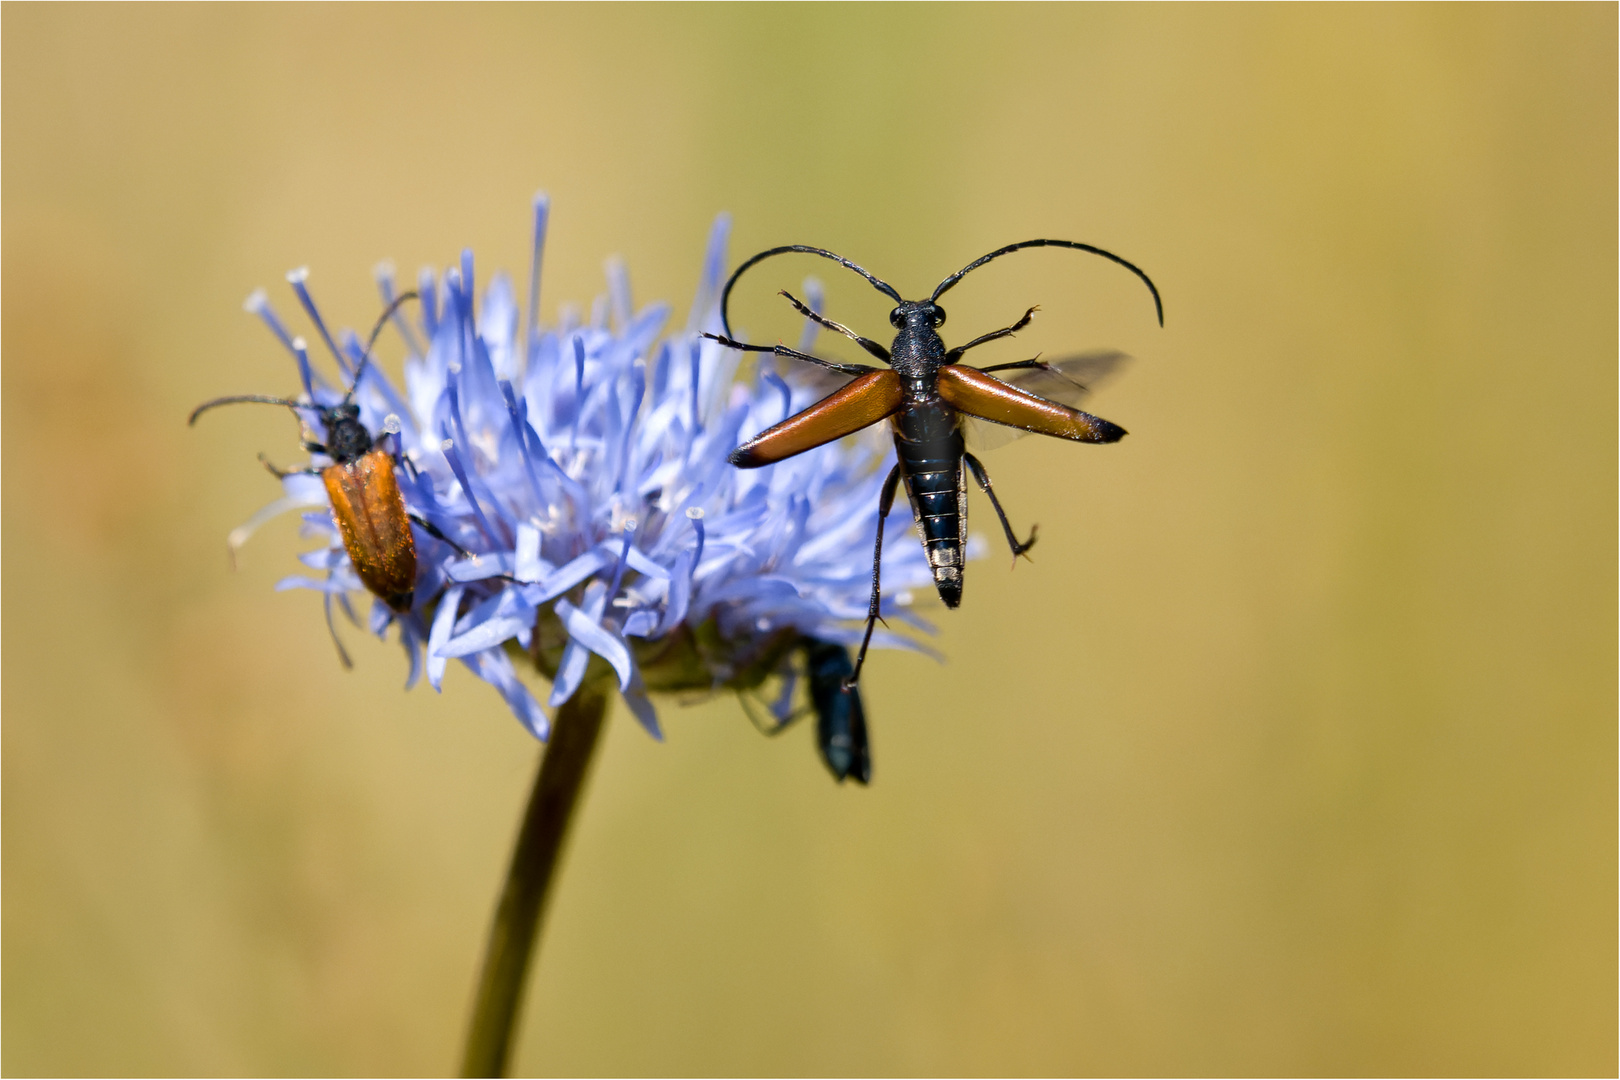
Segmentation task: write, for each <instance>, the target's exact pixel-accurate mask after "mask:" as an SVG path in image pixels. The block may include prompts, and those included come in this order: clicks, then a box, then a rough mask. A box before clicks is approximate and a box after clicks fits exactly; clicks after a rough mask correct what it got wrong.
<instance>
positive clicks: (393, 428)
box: [383, 413, 404, 435]
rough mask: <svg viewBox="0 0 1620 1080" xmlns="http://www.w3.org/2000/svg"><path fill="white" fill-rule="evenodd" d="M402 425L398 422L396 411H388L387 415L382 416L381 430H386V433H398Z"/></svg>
mask: <svg viewBox="0 0 1620 1080" xmlns="http://www.w3.org/2000/svg"><path fill="white" fill-rule="evenodd" d="M402 427H404V425H403V424H401V423H400V422H399V414H398V413H389V414H388V415H387V416H385V417H383V430H384V431H386V432H388V434H390V435H398V434H399V432H400V429H401V428H402Z"/></svg>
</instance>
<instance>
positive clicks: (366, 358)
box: [343, 292, 416, 405]
mask: <svg viewBox="0 0 1620 1080" xmlns="http://www.w3.org/2000/svg"><path fill="white" fill-rule="evenodd" d="M415 299H416V293H415V292H402V293H400V294H399V295H398V296H396V297H394V299H393V300H391V301H390V302H389V304H388V306H387V307H386V308H384V309H383V313H382V314H381V315H379V316H378V317H377V325H376V326H373V327H372V328H371V337H370V338H368V339H366V351H365V352H363V353H361V354H360V364H359V366H357V367H356V368H355V369H354V382H352V383H350V384H349V392H348V393H347V394H344V395H343V404H345V405H347V404H349V402H351V401H353V400H354V392H355V391H356V390H358V389H360V376H362V375H364V374H365V373H366V365H367V364H369V363H371V347H372V346H373V345H375V344H377V338H378V336H379V335H381V334H382V331H383V327H384V326H386V325H387V323H388V320H389V319H391V318H393V315H394V312H396V311H398V310H399V306H400V305H401V304H403V303H404V302H405V301H407V300H415Z"/></svg>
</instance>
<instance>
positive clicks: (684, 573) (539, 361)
mask: <svg viewBox="0 0 1620 1080" xmlns="http://www.w3.org/2000/svg"><path fill="white" fill-rule="evenodd" d="M546 215H547V204H546V201H545V199H544V198H543V197H542V198H537V199H536V202H535V227H534V263H533V268H532V271H531V278H530V282H529V290H528V297H527V301H528V303H527V307H526V310H525V311H520V307H519V303H518V301H517V298H516V296H515V295H514V291H513V287H512V283H511V281H510V279H509V278H507V277H506V276H504V275H500V274H497V275H495V276H494V277H493V279H492V280H491V281H490V283H489V285H488V286H487V288H485V290H484V292H483V295H482V298H481V302H476V301H475V297H477V290H476V282H475V276H474V264H473V259H472V256H471V253H465V254H463V256H462V259H461V262H460V265H459V266H457V267H454V268H451V269H449V270H447V271H445V272H444V273H443V274H442V275H435V274H434V273H432V272H431V271H428V270H424V271H423V272H422V274H421V276H420V278H419V280H418V283H417V291H418V292H419V294H420V297H421V302H420V304H419V305H418V306H417V307H415V309H414V310H415V312H417V318H416V319H415V320H414V324H413V320H411V319H409V318H407V317H406V316H407V314H408V313H410V312H412V310H413V308H412V307H411V306H409V305H407V306H406V307H405V308H403V309H401V311H400V312H398V313H396V314H395V315H394V316H393V317H392V319H391V321H392V323H393V325H394V326H395V328H396V329H397V330H398V334H399V336H400V337H401V338H402V339H403V340H404V342H405V345H406V349H407V351H408V355H407V358H406V360H405V364H404V373H405V379H404V391H403V393H401V392H400V391H398V390H397V389H396V388H395V387H394V386H393V385H392V384H390V382H389V381H388V379H387V377H386V376H385V375H384V374H383V373H382V372H381V371H380V370H379V369H378V368H377V367H376V366H375V365H368V366H367V367H366V368H365V369H364V373H363V375H362V376H361V379H360V383H359V386H358V387H357V388H356V390H355V394H354V402H355V403H356V404H357V405H358V406H359V407H360V418H361V422H362V423H363V424H364V425H365V427H366V428H367V430H368V431H370V432H372V433H374V435H376V436H377V438H378V440H379V445H380V446H385V447H387V448H388V449H389V451H390V452H391V453H393V454H394V456H395V459H396V462H397V466H396V477H397V483H398V486H399V490H400V492H401V494H402V495H403V498H404V501H405V505H406V507H407V508H408V510H409V511H410V512H411V513H412V514H415V515H418V516H419V517H421V518H422V519H423V520H425V521H427V522H429V523H431V524H432V525H433V526H434V527H436V528H437V529H438V530H439V531H441V532H442V533H443V534H444V536H445V537H447V538H448V539H449V540H450V541H451V543H445V542H443V541H441V540H438V539H435V538H433V537H431V536H429V535H427V534H426V533H422V534H420V535H419V536H418V540H417V551H418V558H417V580H416V583H415V592H414V595H413V597H412V598H411V599H410V600H409V601H408V604H409V607H408V608H407V609H406V610H404V611H397V610H394V609H393V608H391V607H390V606H389V604H387V603H384V602H383V601H382V600H381V599H378V600H376V601H375V602H374V603H373V605H372V609H371V613H370V618H369V624H370V627H371V629H372V630H374V631H375V632H376V633H378V634H379V635H383V634H386V632H387V629H388V627H389V626H390V625H394V624H397V625H398V627H399V638H400V641H401V643H402V644H403V646H404V648H405V650H406V652H407V654H408V655H409V657H410V664H411V673H410V680H409V681H410V683H414V682H415V681H416V679H417V678H418V677H419V675H420V674H421V673H422V672H423V671H424V670H425V671H426V674H427V678H428V681H429V682H430V683H431V684H432V685H433V686H434V687H435V688H437V687H439V686H440V684H441V680H442V679H443V675H444V671H445V667H446V665H447V664H448V662H449V661H451V660H460V661H461V662H462V663H463V664H465V665H466V666H467V667H469V668H470V669H471V670H472V671H473V672H474V673H475V674H477V675H478V676H479V678H481V679H483V680H485V681H486V682H488V683H490V684H491V685H493V686H494V687H495V688H496V689H497V690H498V691H499V692H500V693H501V694H502V696H503V697H504V698H505V700H506V701H507V703H508V705H509V706H510V707H511V709H512V711H513V713H514V714H516V716H517V717H518V719H519V720H520V721H522V722H523V724H524V725H525V726H526V727H527V728H528V729H529V730H530V731H531V732H533V733H534V734H535V735H536V736H537V737H540V738H545V737H546V733H547V720H546V716H545V714H544V713H543V712H542V710H541V708H540V706H539V704H538V702H536V701H535V700H534V698H533V697H532V696H531V694H530V693H529V691H528V689H527V688H526V687H525V686H524V685H523V683H522V682H520V681H519V679H518V678H517V675H516V670H515V668H514V666H513V657H514V656H515V655H517V656H523V657H527V658H528V659H529V660H530V661H531V662H533V663H534V664H535V665H536V666H537V667H538V669H539V670H540V671H541V672H542V673H543V674H545V675H546V676H547V677H548V678H550V679H551V680H552V690H551V694H550V699H549V704H550V705H552V706H556V705H559V704H561V703H562V702H563V701H566V700H568V699H569V698H570V697H571V696H572V695H573V694H574V693H575V692H576V691H577V690H578V689H579V686H580V683H581V681H582V680H583V679H584V678H585V677H586V672H587V667H588V665H589V662H590V659H591V657H592V656H597V657H600V658H601V659H602V660H603V661H605V662H606V664H607V666H608V667H610V668H611V670H612V673H613V675H614V677H615V678H616V679H617V682H618V685H619V688H620V690H621V692H622V693H623V695H624V698H625V700H626V702H627V703H628V704H629V706H630V708H631V710H632V711H633V712H634V713H635V715H636V717H637V719H638V720H639V721H640V722H641V723H642V724H643V725H644V726H645V727H646V728H647V729H648V731H650V732H652V733H653V734H654V735H657V734H658V733H659V728H658V721H657V716H656V713H655V710H654V708H653V706H652V704H651V702H650V701H649V700H648V697H647V694H648V692H649V691H694V690H696V691H706V690H710V689H713V688H716V687H722V686H729V687H734V688H738V689H750V688H753V687H756V686H758V685H759V684H760V683H761V682H763V681H764V680H765V679H766V678H767V677H769V676H770V675H772V674H780V673H787V672H788V671H789V670H790V668H791V666H792V665H791V663H790V661H791V660H792V658H793V656H794V655H795V651H796V650H798V649H800V647H801V646H804V645H805V644H806V643H808V642H829V643H834V644H838V645H847V644H851V643H854V642H856V641H858V640H859V637H860V633H861V627H860V625H859V623H858V620H860V619H861V618H862V617H863V616H864V615H865V612H866V606H867V589H868V586H869V566H868V565H867V560H868V556H867V553H868V551H869V550H870V548H871V544H872V541H873V538H874V532H875V529H876V528H877V520H876V514H875V513H874V512H873V509H872V508H873V506H874V505H875V504H876V501H877V499H876V497H877V490H878V487H879V485H880V484H881V482H882V472H881V471H880V470H879V468H878V466H879V465H880V464H881V462H882V458H883V457H884V455H885V452H886V448H885V447H884V446H883V444H882V442H881V441H880V440H876V439H865V440H863V439H860V438H856V439H848V440H844V441H843V442H842V443H839V444H834V445H828V446H824V447H821V448H819V449H816V450H813V451H810V452H808V453H805V454H802V455H800V456H799V457H796V458H793V459H791V460H789V461H784V462H781V463H779V464H777V465H774V466H772V467H770V468H766V469H761V470H758V471H754V472H740V471H738V470H737V469H735V468H734V467H733V466H732V465H730V464H729V463H728V461H727V455H728V454H729V453H730V452H731V451H732V450H733V449H734V448H735V447H736V446H737V445H738V444H739V442H740V441H742V440H741V437H742V436H745V435H752V434H753V433H755V432H758V431H761V430H763V429H765V428H767V427H769V426H770V425H772V424H774V423H776V422H777V421H779V420H781V419H782V418H783V417H784V416H786V415H790V414H791V413H792V412H794V411H795V410H796V409H799V408H802V407H804V406H805V405H808V404H809V403H810V402H812V401H814V400H816V399H817V398H818V397H820V396H821V394H822V392H823V391H824V389H825V387H823V386H819V385H816V384H813V383H811V382H809V381H805V382H803V383H798V382H795V383H792V384H790V383H789V382H788V381H786V380H784V379H782V378H780V377H778V376H776V375H775V374H774V373H770V372H766V373H764V375H763V376H762V378H761V380H760V383H759V385H758V386H748V385H745V384H743V383H740V382H738V381H736V379H735V376H736V373H737V367H738V363H739V356H738V354H737V353H736V352H734V351H732V350H729V349H726V348H723V347H721V346H719V345H717V344H715V343H714V342H712V341H706V340H704V339H702V338H701V337H700V336H699V334H700V332H701V331H703V330H711V331H712V330H713V329H714V328H715V327H716V326H717V325H718V319H717V315H716V301H717V298H718V289H719V285H720V282H721V280H722V276H723V274H724V267H725V259H724V254H725V241H726V235H727V222H726V220H725V219H724V218H722V219H720V220H719V221H718V222H717V223H716V225H715V228H714V230H713V232H712V233H711V236H710V240H709V245H708V253H707V257H706V260H705V264H704V271H703V277H702V280H701V284H700V286H699V288H698V293H697V297H696V299H695V300H694V302H693V306H692V310H691V314H690V316H689V318H688V320H687V324H686V326H685V327H684V328H682V329H680V330H678V331H676V332H673V333H668V332H666V330H665V324H666V322H667V321H668V318H669V314H670V311H669V308H668V307H667V306H666V305H662V304H654V305H649V306H647V307H645V308H643V309H641V310H639V311H637V310H635V308H634V306H633V304H632V301H631V294H630V287H629V281H628V276H627V275H626V273H625V272H624V270H623V269H622V267H619V266H618V265H617V264H610V265H609V274H608V276H609V292H608V296H607V297H606V298H604V299H602V300H599V301H598V302H597V303H596V304H595V305H594V306H593V309H592V314H591V317H590V319H589V320H588V321H586V322H583V323H576V322H575V321H574V320H572V319H570V318H568V317H567V316H566V315H565V317H564V320H563V324H562V325H560V326H557V327H541V326H540V325H539V323H538V298H539V285H538V281H539V265H540V254H541V250H542V247H543V241H544V236H545V227H546ZM289 280H290V281H291V282H292V284H293V288H294V291H295V292H296V294H297V296H298V299H299V302H300V304H301V305H302V307H303V308H304V311H305V313H306V315H307V316H308V317H309V319H310V321H311V322H312V323H313V325H314V327H315V329H316V331H317V333H318V335H319V336H320V337H321V338H322V339H323V340H324V341H325V343H326V345H327V346H328V348H329V350H330V351H331V352H332V353H333V354H334V356H335V357H337V359H338V362H339V364H340V366H341V367H342V369H343V377H344V381H345V382H347V380H348V379H349V378H350V377H351V373H352V372H353V371H354V370H356V368H357V367H358V365H359V364H360V361H361V358H362V357H363V356H364V352H363V348H362V346H361V343H360V341H359V339H358V338H356V337H355V335H354V334H352V333H348V332H345V333H344V334H342V335H341V342H339V341H338V340H336V339H334V338H333V336H332V335H331V333H330V332H329V331H328V329H327V324H326V322H325V321H324V319H323V318H322V316H321V313H320V311H319V309H318V307H317V306H316V304H315V302H314V300H313V298H312V296H311V295H310V293H309V291H308V289H307V287H306V284H305V275H304V274H303V273H302V272H295V273H294V274H292V275H289ZM377 280H378V284H379V288H380V289H381V292H382V297H383V300H384V301H385V302H386V301H391V300H392V299H394V296H395V292H396V288H395V284H394V282H393V280H392V277H391V274H390V272H389V271H388V270H387V269H386V268H380V269H379V271H378V274H377ZM248 308H249V310H251V311H253V312H254V313H256V314H258V315H259V316H260V317H261V318H263V319H264V321H265V322H266V323H267V325H269V327H270V328H271V329H272V330H273V331H274V332H275V334H276V336H277V337H278V338H280V340H281V341H282V343H283V344H284V345H285V346H286V347H287V348H288V349H289V350H290V351H291V352H292V353H293V354H294V356H295V358H296V359H297V361H298V365H299V370H300V375H301V378H302V381H303V384H304V391H305V395H306V400H308V401H311V402H313V403H315V404H317V405H325V406H331V405H333V404H335V403H337V402H338V401H340V400H341V399H342V398H343V389H340V388H336V387H334V386H332V385H329V384H327V383H325V382H323V381H322V380H321V379H320V377H319V376H318V375H316V374H315V372H314V371H313V367H312V365H311V363H310V360H309V356H308V350H307V348H306V346H305V344H304V342H303V341H302V340H301V339H298V338H295V337H293V336H292V335H291V334H290V333H289V332H288V330H287V329H286V326H285V324H284V323H283V321H282V320H281V318H280V317H279V316H278V315H277V314H276V313H275V312H274V311H273V310H272V309H271V307H270V305H269V303H268V301H267V300H266V299H265V297H264V295H263V294H262V293H255V294H254V295H253V296H252V297H250V298H249V301H248ZM804 344H805V345H806V347H808V342H805V343H804ZM384 433H387V436H386V437H385V436H384ZM320 463H321V462H320V460H319V459H317V464H320ZM282 483H283V485H284V488H285V496H284V497H283V498H282V499H280V500H277V501H276V502H275V503H273V504H271V505H270V506H268V507H266V508H265V509H264V510H263V511H261V512H260V513H259V514H257V515H255V516H254V518H253V520H251V521H250V522H248V523H247V524H246V525H244V526H243V528H241V529H239V530H237V531H236V532H235V533H233V535H232V539H231V543H232V547H233V548H234V547H236V546H239V545H240V544H241V543H242V542H243V541H244V540H245V539H246V537H247V535H248V534H250V533H251V532H252V530H253V529H254V528H256V527H257V526H258V524H260V523H261V522H262V521H264V520H266V519H267V518H268V517H270V516H272V515H273V514H276V513H280V512H282V511H284V510H287V509H291V508H294V507H305V508H319V509H309V510H308V511H307V512H306V513H305V515H304V522H305V527H306V531H307V532H309V533H312V534H316V535H320V536H322V537H324V538H326V539H327V540H328V544H327V545H326V546H325V547H323V548H319V549H317V550H315V551H312V552H308V553H306V554H304V555H303V556H301V559H302V561H303V562H304V564H305V565H306V566H307V567H309V568H310V569H311V570H314V571H319V572H324V576H321V577H313V576H295V577H290V578H287V579H285V580H284V581H282V582H281V583H280V586H279V587H280V588H300V587H301V588H311V589H316V590H319V591H321V592H323V593H324V594H325V596H326V601H327V603H328V605H331V604H332V603H337V604H338V605H340V606H341V607H343V608H345V609H346V610H347V606H348V601H347V596H348V594H350V593H352V592H355V591H358V590H359V589H360V588H361V587H362V582H361V580H360V579H359V577H358V576H357V575H356V572H355V568H354V566H353V565H352V563H351V561H350V557H349V554H348V552H347V550H346V549H345V546H344V544H343V542H342V537H341V536H340V534H339V532H338V528H337V524H336V523H335V521H334V519H333V516H332V514H331V512H330V509H329V502H328V493H327V491H326V490H325V488H324V487H323V485H322V483H321V481H320V480H319V479H318V478H316V477H313V476H287V477H285V478H284V479H283V481H282ZM894 527H896V528H897V529H904V528H905V524H904V523H897V524H896V526H894ZM458 547H459V548H461V549H463V550H462V551H459V552H458V551H457V550H456V548H458ZM894 550H895V551H896V555H895V557H894V560H893V562H892V563H890V565H889V566H887V567H886V568H885V569H886V574H885V577H886V580H887V581H889V582H892V583H893V587H894V589H895V590H896V591H902V590H906V589H909V588H912V587H917V586H926V585H927V584H928V583H929V582H930V581H931V578H930V572H929V569H928V565H927V562H926V559H925V558H924V556H923V554H922V552H921V550H920V549H918V548H916V547H915V546H914V545H900V546H898V547H897V548H895V549H894ZM466 553H470V556H469V555H468V554H466ZM397 606H402V605H399V604H398V603H397V597H396V607H397ZM885 612H886V613H887V614H890V615H891V616H892V615H899V616H900V617H901V618H902V619H904V620H907V621H909V622H911V623H912V624H913V625H921V624H920V623H919V622H918V620H917V619H916V618H915V616H912V615H911V614H910V613H909V612H908V611H907V610H906V609H904V608H903V607H901V606H899V605H898V604H897V603H896V601H895V600H893V599H889V600H886V601H885ZM351 617H352V616H351ZM874 644H884V645H890V646H895V645H910V646H912V647H915V643H914V642H911V641H910V640H909V639H907V638H905V637H903V636H900V635H893V634H885V635H879V638H878V639H876V640H875V641H874ZM788 708H789V695H787V694H784V695H782V696H781V697H780V698H779V700H778V703H777V705H776V706H775V707H774V710H775V712H776V715H777V719H778V720H782V719H785V718H786V717H787V715H788V712H787V710H788ZM835 771H836V769H835Z"/></svg>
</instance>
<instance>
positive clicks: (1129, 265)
mask: <svg viewBox="0 0 1620 1080" xmlns="http://www.w3.org/2000/svg"><path fill="white" fill-rule="evenodd" d="M1031 247H1064V248H1074V249H1075V250H1076V251H1089V252H1091V253H1092V254H1093V255H1101V256H1102V257H1103V258H1105V259H1107V260H1109V261H1110V262H1116V263H1118V264H1119V265H1121V266H1123V267H1124V268H1125V269H1127V270H1129V271H1130V272H1131V273H1133V274H1135V275H1136V276H1137V277H1139V278H1141V279H1142V284H1144V285H1146V286H1147V287H1148V292H1150V293H1152V294H1153V309H1154V311H1156V312H1157V313H1158V315H1159V325H1160V326H1163V325H1164V302H1163V301H1162V300H1160V299H1159V290H1158V288H1157V287H1156V286H1155V285H1154V284H1153V279H1152V278H1150V277H1148V276H1147V274H1146V273H1144V272H1143V270H1142V268H1141V267H1139V266H1137V265H1136V264H1135V263H1133V262H1129V261H1128V260H1125V259H1122V258H1120V257H1119V256H1118V255H1115V254H1114V253H1113V252H1112V251H1104V250H1103V249H1102V248H1100V247H1092V246H1091V245H1090V244H1081V243H1077V242H1075V241H1073V240H1025V241H1022V242H1021V243H1017V244H1008V245H1007V246H1006V247H1004V248H997V249H996V250H994V251H992V252H991V253H990V254H988V255H983V256H980V257H979V258H977V259H974V260H973V261H972V262H970V263H968V264H967V265H966V266H964V267H962V269H960V270H958V271H957V272H956V273H954V274H952V275H951V276H950V277H948V278H946V279H945V280H944V281H942V282H940V283H939V288H937V289H935V290H934V295H933V296H930V297H929V298H928V300H929V302H930V303H932V302H933V301H935V300H938V299H939V298H940V297H941V296H943V295H945V290H947V289H949V288H950V287H951V286H952V285H955V284H956V283H957V282H958V281H961V280H962V275H964V274H966V273H967V272H968V271H969V270H972V269H975V268H976V267H980V266H983V265H984V264H985V263H987V262H989V261H990V260H991V259H998V258H1000V257H1001V256H1003V255H1007V254H1011V253H1012V252H1014V251H1017V250H1018V249H1020V248H1031ZM896 299H898V297H896Z"/></svg>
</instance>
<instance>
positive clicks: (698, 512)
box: [686, 506, 703, 521]
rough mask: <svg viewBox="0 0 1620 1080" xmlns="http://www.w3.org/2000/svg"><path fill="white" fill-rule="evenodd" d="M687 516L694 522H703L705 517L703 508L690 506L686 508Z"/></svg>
mask: <svg viewBox="0 0 1620 1080" xmlns="http://www.w3.org/2000/svg"><path fill="white" fill-rule="evenodd" d="M686 516H687V517H689V518H691V519H692V520H693V521H698V520H701V519H702V517H703V507H701V506H688V507H687V508H686Z"/></svg>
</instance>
